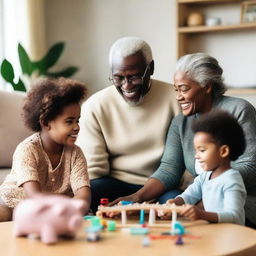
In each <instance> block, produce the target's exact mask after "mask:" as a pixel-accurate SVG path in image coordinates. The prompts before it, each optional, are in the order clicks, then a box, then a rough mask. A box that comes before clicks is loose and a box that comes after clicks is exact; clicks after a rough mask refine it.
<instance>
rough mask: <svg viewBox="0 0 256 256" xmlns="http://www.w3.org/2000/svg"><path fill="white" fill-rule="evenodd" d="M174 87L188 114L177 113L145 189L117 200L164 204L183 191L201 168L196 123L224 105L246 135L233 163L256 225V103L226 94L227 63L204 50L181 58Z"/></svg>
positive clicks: (248, 220)
mask: <svg viewBox="0 0 256 256" xmlns="http://www.w3.org/2000/svg"><path fill="white" fill-rule="evenodd" d="M174 87H175V90H176V91H177V96H176V99H177V101H178V103H179V104H180V106H181V109H182V113H181V114H180V115H178V116H177V117H175V118H174V119H173V121H172V123H171V125H170V128H169V131H168V134H167V139H166V145H165V152H164V154H163V156H162V159H161V164H160V166H159V167H158V169H157V170H156V171H155V173H154V174H153V175H152V176H151V177H150V179H148V181H147V182H146V183H145V185H144V186H143V187H142V188H141V189H140V190H138V191H137V192H136V193H134V194H132V195H130V196H128V197H123V198H118V199H117V200H116V201H115V202H113V203H116V202H117V201H120V200H132V201H137V202H142V201H148V200H151V199H153V198H157V197H159V196H160V198H159V202H160V203H163V202H165V201H166V200H167V199H168V198H173V197H175V196H177V195H178V194H180V193H181V191H180V190H179V189H178V187H179V185H180V183H181V179H182V175H183V173H184V171H185V169H187V170H188V171H189V172H190V173H191V174H192V176H194V177H195V176H196V175H197V174H199V173H200V172H201V168H200V166H199V164H197V162H196V161H195V151H194V148H193V137H194V134H193V132H192V130H191V123H192V121H193V120H194V119H195V118H198V116H199V115H200V114H202V113H206V112H209V111H211V110H212V109H222V110H226V111H228V112H230V113H231V114H232V115H233V116H234V117H235V118H236V119H237V120H238V122H239V123H240V125H241V126H242V127H243V129H244V132H245V134H246V143H247V147H246V150H245V152H244V154H243V155H241V156H240V157H239V158H238V159H237V160H236V161H234V162H232V167H233V168H234V169H236V170H238V171H239V172H240V173H241V175H242V177H243V179H244V183H245V186H246V189H247V194H248V195H247V201H246V205H245V211H246V224H247V225H248V226H254V227H255V226H256V214H255V212H256V147H255V141H256V111H255V109H254V107H253V106H252V105H251V104H250V103H249V102H247V101H246V100H243V99H240V98H234V97H228V96H224V95H223V94H224V92H225V91H226V87H225V85H224V84H223V79H222V68H221V67H220V66H219V63H218V61H217V60H216V59H215V58H213V57H211V56H208V55H206V54H204V53H195V54H188V55H185V56H183V57H181V58H180V59H179V60H178V62H177V66H176V70H175V74H174ZM235 139H236V138H234V140H235ZM161 195H162V196H161Z"/></svg>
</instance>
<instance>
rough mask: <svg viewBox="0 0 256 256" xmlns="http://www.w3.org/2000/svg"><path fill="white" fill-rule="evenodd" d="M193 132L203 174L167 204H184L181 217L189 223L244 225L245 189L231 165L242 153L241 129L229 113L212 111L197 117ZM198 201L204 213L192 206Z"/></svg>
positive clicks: (243, 139)
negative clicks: (201, 220)
mask: <svg viewBox="0 0 256 256" xmlns="http://www.w3.org/2000/svg"><path fill="white" fill-rule="evenodd" d="M192 130H193V131H194V132H195V136H194V148H195V150H196V155H195V158H196V160H197V161H198V162H199V164H200V165H201V167H202V169H203V170H204V172H202V173H201V174H200V175H199V176H197V177H196V178H195V180H194V182H193V183H192V184H191V185H190V186H189V187H188V188H187V189H186V190H185V191H184V192H183V193H182V194H181V195H179V196H177V197H176V198H175V199H170V200H168V201H167V203H169V204H172V203H175V204H176V205H183V204H186V205H185V207H184V210H183V212H182V213H181V215H182V216H185V217H187V218H189V219H191V220H197V219H203V220H206V221H209V222H215V223H216V222H231V223H236V224H241V225H244V223H245V213H244V204H245V199H246V190H245V186H244V183H243V180H242V177H241V175H240V173H239V172H238V171H236V170H233V169H232V168H231V166H230V161H234V160H236V159H237V158H238V157H239V156H240V155H241V154H242V153H243V152H244V150H245V138H244V133H243V130H242V128H241V126H240V125H239V124H238V122H237V121H236V120H235V119H234V118H233V117H232V116H231V115H230V114H228V113H226V112H224V111H215V112H211V113H207V114H204V115H202V116H201V117H199V119H198V120H196V121H195V122H194V124H193V126H192ZM201 200H202V202H203V205H204V210H203V209H201V208H199V207H197V206H196V205H195V204H197V203H198V202H199V201H201ZM159 215H161V213H160V214H159Z"/></svg>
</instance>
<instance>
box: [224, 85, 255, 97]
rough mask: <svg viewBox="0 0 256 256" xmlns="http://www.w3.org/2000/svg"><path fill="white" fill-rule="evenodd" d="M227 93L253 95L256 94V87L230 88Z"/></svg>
mask: <svg viewBox="0 0 256 256" xmlns="http://www.w3.org/2000/svg"><path fill="white" fill-rule="evenodd" d="M225 94H227V95H240V96H242V95H251V96H256V87H255V88H254V87H253V88H234V87H232V88H228V89H227V91H226V93H225Z"/></svg>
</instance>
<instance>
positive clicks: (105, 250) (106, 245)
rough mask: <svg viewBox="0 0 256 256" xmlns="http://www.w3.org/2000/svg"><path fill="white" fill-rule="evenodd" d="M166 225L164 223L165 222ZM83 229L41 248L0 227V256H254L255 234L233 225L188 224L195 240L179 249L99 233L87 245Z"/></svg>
mask: <svg viewBox="0 0 256 256" xmlns="http://www.w3.org/2000/svg"><path fill="white" fill-rule="evenodd" d="M167 223H168V222H167ZM86 225H87V224H86V222H85V223H84V227H83V228H82V229H81V230H80V231H79V232H78V234H77V236H76V238H75V239H74V240H60V241H59V242H58V243H57V244H55V245H45V244H43V243H42V242H41V241H40V240H35V239H28V238H24V237H22V238H16V237H14V236H13V234H12V228H13V222H3V223H0V255H3V256H65V255H67V256H115V255H118V256H126V255H129V256H132V255H136V256H146V255H147V256H148V255H152V256H162V255H169V256H170V255H178V256H186V255H189V256H193V255H195V256H200V255H204V256H205V255H256V231H255V230H253V229H250V228H247V227H243V226H239V225H234V224H207V223H205V222H190V223H188V224H185V227H186V230H187V231H188V232H189V233H190V234H191V235H193V236H197V238H191V237H184V238H183V241H184V244H183V245H175V239H173V238H172V239H170V238H169V239H162V240H151V244H150V246H149V247H143V246H142V239H143V236H140V235H131V234H129V233H127V232H123V231H121V230H120V229H119V228H118V229H117V231H115V232H109V231H103V232H102V240H100V241H98V242H88V241H87V240H86V233H85V232H84V228H85V226H86ZM150 231H151V232H150V234H152V235H160V234H161V232H165V231H169V228H161V227H158V228H151V229H150Z"/></svg>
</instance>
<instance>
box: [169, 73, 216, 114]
mask: <svg viewBox="0 0 256 256" xmlns="http://www.w3.org/2000/svg"><path fill="white" fill-rule="evenodd" d="M174 87H175V91H176V92H177V95H176V99H177V101H178V103H179V104H180V106H181V110H182V113H183V115H184V116H189V115H193V114H195V113H205V112H208V111H210V110H211V107H212V94H211V91H212V90H211V86H206V87H204V88H202V87H201V86H200V84H199V83H197V82H195V81H193V80H191V79H189V78H187V76H186V74H185V73H182V72H177V73H175V74H174Z"/></svg>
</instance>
